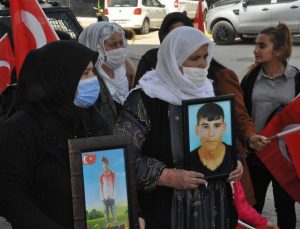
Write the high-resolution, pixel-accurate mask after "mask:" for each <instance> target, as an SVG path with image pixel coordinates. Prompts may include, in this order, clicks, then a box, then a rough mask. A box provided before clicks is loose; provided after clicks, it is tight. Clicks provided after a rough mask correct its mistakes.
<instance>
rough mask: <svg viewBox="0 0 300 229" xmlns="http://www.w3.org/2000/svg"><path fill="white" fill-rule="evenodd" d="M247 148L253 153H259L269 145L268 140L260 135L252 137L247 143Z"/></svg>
mask: <svg viewBox="0 0 300 229" xmlns="http://www.w3.org/2000/svg"><path fill="white" fill-rule="evenodd" d="M248 144H249V147H250V148H251V149H254V150H255V151H260V150H263V149H264V148H266V147H267V146H268V145H269V144H270V140H268V138H267V137H265V136H262V135H252V136H251V137H250V138H249V141H248Z"/></svg>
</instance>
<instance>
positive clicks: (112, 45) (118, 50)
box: [79, 21, 136, 113]
mask: <svg viewBox="0 0 300 229" xmlns="http://www.w3.org/2000/svg"><path fill="white" fill-rule="evenodd" d="M79 42H80V43H82V44H84V45H85V46H87V47H88V48H90V49H92V50H94V51H98V52H99V58H98V62H97V63H96V65H95V67H96V69H97V72H98V74H99V75H100V76H101V77H102V79H103V80H104V81H105V83H106V85H107V87H108V89H109V91H110V93H111V95H112V97H113V100H114V102H115V105H116V109H117V112H118V113H119V112H120V110H121V109H122V107H123V105H124V102H125V100H126V98H127V96H128V94H129V89H130V88H131V87H132V85H133V82H134V76H135V72H136V68H135V66H134V64H133V62H132V61H131V60H130V59H129V58H127V46H128V44H127V40H126V38H125V32H124V30H123V29H122V28H121V27H120V26H119V25H118V24H116V23H112V22H107V21H102V22H97V23H94V24H92V25H90V26H88V27H87V28H85V29H84V30H83V31H82V33H81V34H80V36H79Z"/></svg>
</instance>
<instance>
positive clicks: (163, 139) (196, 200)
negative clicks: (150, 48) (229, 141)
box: [115, 26, 242, 229]
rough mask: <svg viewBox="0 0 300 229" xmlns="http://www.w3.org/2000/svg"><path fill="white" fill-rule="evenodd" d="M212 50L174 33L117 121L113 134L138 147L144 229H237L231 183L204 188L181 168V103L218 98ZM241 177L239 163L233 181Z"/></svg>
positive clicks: (182, 31) (198, 36) (196, 38)
mask: <svg viewBox="0 0 300 229" xmlns="http://www.w3.org/2000/svg"><path fill="white" fill-rule="evenodd" d="M212 48H213V42H212V41H211V40H209V39H208V38H207V37H206V36H205V35H204V34H203V33H202V32H201V31H199V30H197V29H194V28H191V27H187V26H181V27H178V28H176V29H174V30H172V31H171V32H170V33H169V34H168V36H166V38H165V39H164V40H163V42H162V44H161V46H160V48H159V51H158V61H157V65H156V68H155V70H152V71H149V72H147V73H146V74H145V75H144V76H143V77H142V78H141V79H140V80H139V85H138V86H137V87H136V89H135V90H133V92H132V93H131V94H130V96H129V97H128V99H127V103H126V106H125V107H124V109H123V111H122V112H121V114H120V116H119V120H118V122H117V125H116V129H115V132H116V133H122V132H126V133H130V134H131V135H132V136H133V141H134V142H135V146H136V151H135V153H136V154H135V156H136V161H135V162H136V176H137V184H138V186H139V190H138V198H139V204H140V207H141V210H142V214H143V217H144V218H145V221H146V228H149V229H160V228H161V229H163V228H164V229H165V228H185V229H192V228H197V229H202V228H203V229H210V228H223V229H231V228H234V226H233V225H234V223H235V222H236V220H235V217H234V216H235V214H234V210H233V211H231V209H233V206H232V194H231V188H230V184H229V183H228V182H227V181H226V180H225V179H219V180H216V181H211V182H209V183H208V185H207V187H205V184H207V182H206V181H205V180H204V179H203V174H201V173H198V172H193V171H187V170H184V169H182V167H183V135H182V122H183V121H182V106H181V105H182V100H187V99H196V98H204V97H211V96H214V95H215V94H214V88H213V85H212V83H211V81H210V80H209V79H208V78H207V69H208V67H209V64H210V62H211V59H212ZM241 174H242V165H241V163H240V162H238V167H237V169H235V170H234V171H232V172H231V173H230V176H229V179H230V180H235V179H238V178H240V176H241ZM195 190H197V191H195ZM195 194H196V195H195ZM187 198H189V201H187V202H185V203H186V204H187V203H190V202H192V203H193V204H195V205H194V206H190V207H191V208H189V210H190V212H188V213H189V214H187V215H185V214H184V211H183V209H184V207H185V204H184V203H183V199H187ZM196 204H197V206H196ZM192 216H193V217H194V219H192ZM186 217H191V218H189V219H187V218H186Z"/></svg>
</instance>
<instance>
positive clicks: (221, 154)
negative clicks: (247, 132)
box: [183, 95, 237, 180]
mask: <svg viewBox="0 0 300 229" xmlns="http://www.w3.org/2000/svg"><path fill="white" fill-rule="evenodd" d="M183 120H184V128H183V130H184V145H185V165H186V168H187V169H188V170H192V171H197V172H200V173H203V174H204V176H205V179H207V180H209V179H214V178H219V177H222V176H228V174H229V173H230V172H231V171H232V170H234V169H235V167H236V163H237V151H236V142H235V136H234V95H225V96H216V97H209V98H202V99H193V100H185V101H183Z"/></svg>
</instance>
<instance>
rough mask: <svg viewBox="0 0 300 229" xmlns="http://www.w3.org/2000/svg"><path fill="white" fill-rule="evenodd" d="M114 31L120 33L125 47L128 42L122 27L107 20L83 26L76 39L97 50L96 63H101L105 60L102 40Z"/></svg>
mask: <svg viewBox="0 0 300 229" xmlns="http://www.w3.org/2000/svg"><path fill="white" fill-rule="evenodd" d="M114 33H120V34H121V35H122V39H123V45H124V48H127V46H128V44H127V40H126V38H125V32H124V30H123V29H122V27H120V26H119V25H118V24H116V23H113V22H107V21H101V22H97V23H94V24H91V25H90V26H88V27H87V28H85V29H84V30H83V31H82V32H81V34H80V35H79V38H78V41H79V43H81V44H83V45H85V46H86V47H88V48H90V49H92V50H94V51H98V52H99V56H98V64H99V65H101V64H102V63H103V62H104V60H105V49H104V41H105V40H107V39H108V38H110V37H111V35H112V34H114Z"/></svg>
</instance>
